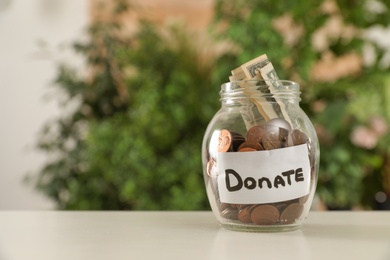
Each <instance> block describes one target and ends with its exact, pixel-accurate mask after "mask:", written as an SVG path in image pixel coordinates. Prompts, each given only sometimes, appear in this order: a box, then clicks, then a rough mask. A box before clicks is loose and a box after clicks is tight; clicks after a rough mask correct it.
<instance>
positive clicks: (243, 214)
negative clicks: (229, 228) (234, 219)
mask: <svg viewBox="0 0 390 260" xmlns="http://www.w3.org/2000/svg"><path fill="white" fill-rule="evenodd" d="M249 208H250V207H249V206H246V207H243V208H242V209H240V210H239V211H238V220H239V221H241V222H244V223H251V222H252V219H251V213H250V211H249Z"/></svg>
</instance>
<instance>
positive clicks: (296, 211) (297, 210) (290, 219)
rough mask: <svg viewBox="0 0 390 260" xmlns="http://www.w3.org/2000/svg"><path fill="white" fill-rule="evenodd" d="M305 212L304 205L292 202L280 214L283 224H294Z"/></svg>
mask: <svg viewBox="0 0 390 260" xmlns="http://www.w3.org/2000/svg"><path fill="white" fill-rule="evenodd" d="M302 212H303V205H301V204H299V203H293V204H290V205H289V206H288V207H287V208H285V209H284V210H283V212H282V214H281V216H280V223H281V224H292V223H294V222H295V220H296V219H299V218H300V217H301V215H302Z"/></svg>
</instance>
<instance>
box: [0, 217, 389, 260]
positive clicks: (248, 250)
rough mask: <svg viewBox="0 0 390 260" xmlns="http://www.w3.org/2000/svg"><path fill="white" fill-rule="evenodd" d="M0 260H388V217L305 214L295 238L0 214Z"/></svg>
mask: <svg viewBox="0 0 390 260" xmlns="http://www.w3.org/2000/svg"><path fill="white" fill-rule="evenodd" d="M0 259H1V260H19V259H20V260H25V259H28V260H35V259H37V260H38V259H39V260H46V259H47V260H49V259H50V260H54V259H56V260H62V259H67V260H68V259H83V260H84V259H94V260H96V259H126V260H129V259H186V260H187V259H370V260H375V259H386V260H389V259H390V212H378V211H377V212H373V211H362V212H347V211H346V212H310V213H309V216H308V218H307V220H306V221H305V223H304V225H303V227H302V229H301V230H296V231H290V232H282V233H245V232H237V231H230V230H226V229H224V228H223V227H220V226H219V224H218V223H217V221H216V219H215V217H214V215H213V214H212V213H211V212H188V211H186V212H171V211H169V212H164V211H163V212H146V211H0Z"/></svg>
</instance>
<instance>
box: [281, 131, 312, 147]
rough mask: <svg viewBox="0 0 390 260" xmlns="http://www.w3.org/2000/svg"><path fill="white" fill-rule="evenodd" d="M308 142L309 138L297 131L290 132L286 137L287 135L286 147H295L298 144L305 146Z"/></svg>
mask: <svg viewBox="0 0 390 260" xmlns="http://www.w3.org/2000/svg"><path fill="white" fill-rule="evenodd" d="M308 142H309V138H308V137H307V135H306V134H305V133H303V132H302V131H300V130H298V129H294V130H292V131H291V132H290V133H289V134H288V135H287V140H286V143H287V146H295V145H300V144H305V143H308Z"/></svg>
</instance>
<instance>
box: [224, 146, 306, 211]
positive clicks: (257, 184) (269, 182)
mask: <svg viewBox="0 0 390 260" xmlns="http://www.w3.org/2000/svg"><path fill="white" fill-rule="evenodd" d="M308 154H309V152H308V148H307V144H302V145H297V146H292V147H286V148H282V149H275V150H267V151H256V152H226V153H221V152H219V153H218V155H217V171H218V190H219V196H220V200H221V202H224V203H233V204H261V203H272V202H279V201H286V200H291V199H296V198H299V197H303V196H305V195H307V194H309V192H310V161H309V156H308Z"/></svg>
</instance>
